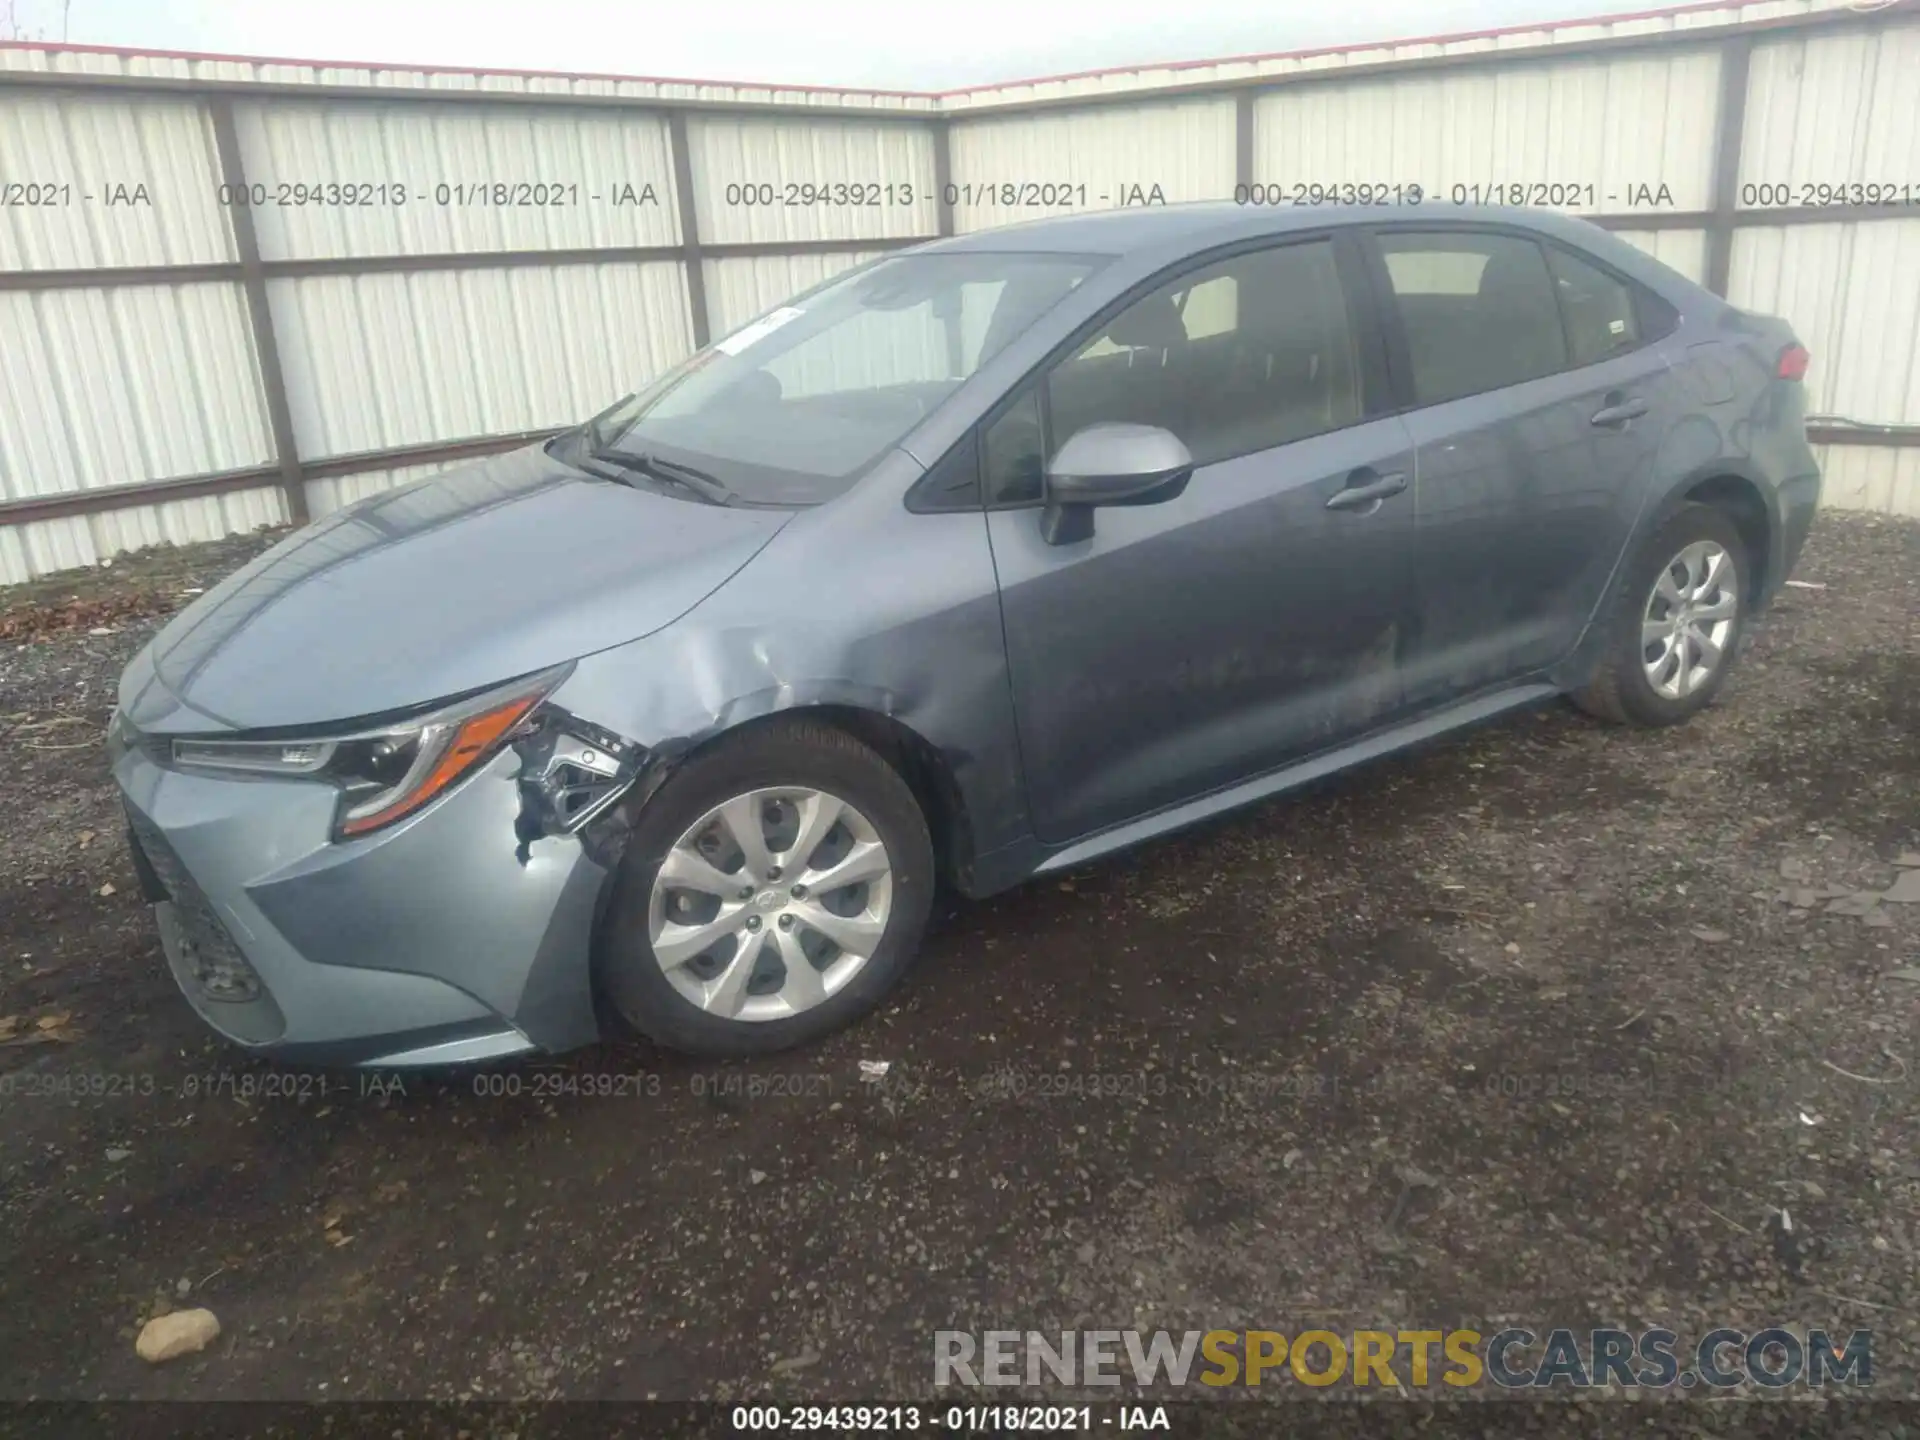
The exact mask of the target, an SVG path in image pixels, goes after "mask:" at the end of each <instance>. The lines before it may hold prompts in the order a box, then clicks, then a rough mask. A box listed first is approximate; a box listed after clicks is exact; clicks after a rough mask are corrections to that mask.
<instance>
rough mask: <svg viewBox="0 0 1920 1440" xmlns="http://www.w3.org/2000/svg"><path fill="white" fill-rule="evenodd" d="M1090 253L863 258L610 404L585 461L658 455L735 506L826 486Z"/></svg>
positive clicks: (818, 496) (637, 468) (1051, 296)
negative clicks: (862, 263) (867, 261)
mask: <svg viewBox="0 0 1920 1440" xmlns="http://www.w3.org/2000/svg"><path fill="white" fill-rule="evenodd" d="M1099 263H1101V262H1100V260H1099V259H1098V258H1096V257H1088V256H1071V255H1052V254H1021V253H1003V252H982V251H956V252H951V253H945V254H942V253H934V254H926V255H903V256H898V257H892V258H889V259H885V260H882V261H879V262H877V263H875V264H871V265H867V266H863V267H861V268H860V269H859V270H856V271H853V272H851V273H849V274H847V275H845V276H842V277H840V278H838V279H837V280H834V281H830V282H828V283H827V284H826V285H824V286H822V287H820V288H818V289H816V290H814V291H811V292H809V293H807V294H805V295H802V296H800V297H798V298H797V299H795V300H794V301H792V302H790V303H789V304H787V305H784V306H781V307H780V308H778V309H775V310H772V311H769V312H768V313H767V314H766V315H763V316H762V317H760V318H759V319H758V320H756V321H754V322H753V323H752V324H750V325H747V326H745V327H743V328H742V329H740V330H737V331H735V332H734V333H733V334H732V335H729V336H727V337H726V338H725V339H722V340H720V341H718V342H716V343H715V344H713V345H711V346H709V347H707V348H706V349H705V350H702V351H701V352H699V353H698V354H697V355H694V356H693V357H692V358H690V359H689V360H687V361H686V362H684V363H683V364H682V365H680V366H679V367H677V368H676V369H675V370H673V371H672V372H670V373H669V374H668V375H666V376H664V377H662V379H661V380H660V381H658V382H657V383H655V384H654V385H652V386H650V387H648V388H647V389H646V390H644V391H641V392H640V393H638V394H636V395H633V396H630V397H628V398H627V399H626V400H623V401H622V402H621V403H620V404H618V405H616V406H615V407H613V409H611V410H609V411H607V412H606V413H605V414H604V415H602V416H601V417H599V419H597V420H596V421H594V422H592V424H591V425H590V426H589V427H587V430H586V431H584V432H582V433H581V435H580V437H579V438H578V439H577V440H576V442H575V443H577V444H578V445H580V446H581V447H582V453H583V456H584V457H585V458H583V459H582V463H583V464H588V465H589V466H590V468H594V469H596V470H599V469H607V468H612V467H622V468H623V469H624V470H625V471H626V472H627V473H632V474H634V475H635V476H636V477H638V478H636V481H635V483H638V484H648V483H652V482H651V481H650V480H649V479H648V478H647V477H648V476H649V475H650V474H652V475H654V477H655V478H656V479H658V478H659V476H658V474H657V473H656V472H652V471H649V470H647V469H646V468H645V467H643V466H642V465H641V463H640V462H641V461H648V462H654V461H657V462H663V463H662V465H661V467H660V469H661V470H662V471H666V472H669V473H668V477H667V478H668V479H669V480H670V479H671V473H672V472H677V473H679V474H680V475H682V476H685V475H686V474H687V473H688V472H697V473H694V475H693V479H694V480H695V481H697V482H698V483H699V486H700V493H704V494H708V495H718V496H722V497H724V498H725V499H726V500H727V501H728V502H729V503H744V504H760V505H810V504H817V503H819V502H821V501H823V500H827V499H831V498H832V497H833V496H834V495H837V494H839V493H840V492H841V491H842V490H845V489H846V488H847V487H849V486H850V485H852V483H853V482H854V481H855V480H856V479H858V478H859V477H860V475H861V474H863V473H864V472H865V471H866V470H867V469H868V468H870V467H871V466H872V465H873V464H874V463H875V462H876V461H877V460H879V459H880V457H881V456H883V455H884V454H885V453H886V452H887V451H888V450H889V449H890V448H892V446H893V445H894V444H896V443H897V442H898V441H899V440H900V439H901V438H902V437H903V436H905V435H906V433H907V432H908V431H909V430H911V429H912V428H913V427H914V426H915V425H916V424H918V423H919V421H920V420H921V419H922V418H923V417H925V416H926V415H928V414H930V413H931V412H932V411H933V409H934V408H935V407H936V406H937V405H939V404H940V403H941V401H943V400H944V399H946V397H947V396H948V395H949V394H951V393H952V392H953V391H954V390H955V389H957V388H958V387H959V386H960V385H961V384H962V383H963V382H964V381H965V380H966V379H967V378H968V377H969V376H971V375H972V374H973V373H974V372H975V371H976V370H978V369H979V368H980V367H981V366H982V365H984V364H986V362H987V361H989V360H991V359H992V358H993V357H994V356H995V355H996V354H998V353H999V352H1000V351H1001V350H1002V349H1004V348H1005V347H1006V346H1007V344H1009V343H1010V342H1011V341H1012V340H1014V339H1015V338H1017V337H1018V336H1019V335H1020V334H1022V333H1023V332H1024V331H1026V330H1027V329H1028V328H1029V327H1030V326H1031V325H1032V324H1033V323H1034V322H1035V321H1037V320H1038V319H1039V318H1040V317H1041V316H1042V315H1044V314H1046V312H1047V311H1048V310H1050V309H1052V308H1053V306H1054V305H1056V304H1058V303H1059V301H1060V300H1061V299H1063V298H1064V297H1065V296H1066V295H1067V294H1068V293H1069V292H1071V291H1072V290H1073V288H1074V287H1075V286H1077V285H1079V284H1080V283H1081V282H1082V281H1084V280H1085V279H1086V278H1087V276H1088V275H1090V274H1092V273H1093V271H1094V269H1095V268H1096V266H1097V265H1098V264H1099ZM661 483H662V486H663V488H667V487H666V481H662V482H661ZM675 493H678V489H677V488H676V490H675Z"/></svg>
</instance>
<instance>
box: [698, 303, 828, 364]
mask: <svg viewBox="0 0 1920 1440" xmlns="http://www.w3.org/2000/svg"><path fill="white" fill-rule="evenodd" d="M806 313H807V312H806V311H804V310H802V309H800V308H799V307H798V306H794V305H783V306H781V307H780V308H779V309H778V310H774V311H770V312H769V313H767V314H765V315H762V316H761V317H760V318H759V319H758V320H756V321H754V322H753V323H752V324H751V325H748V326H745V327H743V328H741V329H739V330H736V331H734V332H733V334H731V335H729V336H727V338H726V339H724V340H722V341H720V342H719V343H718V344H716V345H715V346H714V347H713V348H714V349H715V350H718V351H719V352H720V353H721V354H722V355H738V354H739V353H740V352H741V351H742V350H745V349H747V348H749V347H750V346H753V345H758V344H759V343H760V342H761V341H762V340H764V339H766V338H767V336H769V335H771V334H772V333H773V332H774V331H776V330H778V329H779V328H780V327H781V326H782V325H786V324H789V323H790V322H792V321H795V320H798V319H799V318H800V317H801V316H802V315H804V314H806Z"/></svg>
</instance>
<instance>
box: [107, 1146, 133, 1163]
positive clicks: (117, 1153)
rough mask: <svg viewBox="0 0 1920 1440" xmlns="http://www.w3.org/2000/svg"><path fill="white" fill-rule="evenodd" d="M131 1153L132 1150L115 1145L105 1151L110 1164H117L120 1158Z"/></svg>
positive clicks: (122, 1158) (124, 1157)
mask: <svg viewBox="0 0 1920 1440" xmlns="http://www.w3.org/2000/svg"><path fill="white" fill-rule="evenodd" d="M131 1154H133V1151H131V1150H128V1149H125V1148H124V1147H122V1146H119V1145H115V1146H113V1147H111V1148H110V1149H109V1150H108V1151H107V1159H108V1161H109V1162H111V1163H112V1164H115V1165H118V1164H119V1163H120V1162H121V1161H122V1160H124V1159H126V1158H127V1157H128V1156H129V1155H131Z"/></svg>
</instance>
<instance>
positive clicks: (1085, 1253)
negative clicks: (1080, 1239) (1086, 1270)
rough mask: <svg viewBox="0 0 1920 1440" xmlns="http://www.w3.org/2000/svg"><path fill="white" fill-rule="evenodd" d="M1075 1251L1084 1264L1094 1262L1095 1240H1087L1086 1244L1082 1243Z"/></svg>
mask: <svg viewBox="0 0 1920 1440" xmlns="http://www.w3.org/2000/svg"><path fill="white" fill-rule="evenodd" d="M1073 1253H1074V1255H1075V1257H1076V1258H1077V1259H1078V1260H1079V1261H1080V1263H1081V1264H1082V1265H1091V1264H1092V1263H1093V1255H1094V1250H1093V1242H1092V1241H1091V1240H1089V1241H1087V1243H1086V1244H1084V1245H1082V1246H1081V1247H1080V1248H1079V1249H1078V1250H1076V1251H1074V1252H1073Z"/></svg>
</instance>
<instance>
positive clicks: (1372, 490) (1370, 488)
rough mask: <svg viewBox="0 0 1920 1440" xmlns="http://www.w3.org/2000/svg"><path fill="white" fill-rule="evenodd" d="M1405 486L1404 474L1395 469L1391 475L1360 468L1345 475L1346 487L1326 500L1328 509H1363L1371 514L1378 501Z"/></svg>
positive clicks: (1396, 492) (1394, 493)
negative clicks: (1378, 473)
mask: <svg viewBox="0 0 1920 1440" xmlns="http://www.w3.org/2000/svg"><path fill="white" fill-rule="evenodd" d="M1406 488H1407V477H1406V475H1405V474H1404V473H1403V472H1401V471H1398V470H1396V471H1395V472H1394V473H1393V474H1391V475H1377V474H1375V473H1374V472H1373V471H1371V470H1367V469H1364V468H1363V469H1360V470H1356V471H1354V472H1353V474H1351V475H1349V476H1348V477H1347V488H1346V489H1344V490H1340V491H1337V492H1336V493H1335V494H1334V496H1333V498H1332V499H1331V500H1329V501H1327V509H1329V510H1365V511H1366V512H1367V513H1368V514H1372V513H1373V511H1374V510H1376V509H1378V508H1379V505H1380V502H1381V501H1382V500H1385V499H1386V498H1387V497H1388V496H1390V495H1398V494H1399V493H1400V492H1401V491H1402V490H1404V489H1406Z"/></svg>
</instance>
